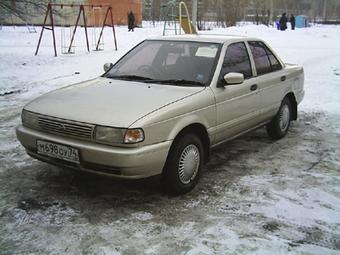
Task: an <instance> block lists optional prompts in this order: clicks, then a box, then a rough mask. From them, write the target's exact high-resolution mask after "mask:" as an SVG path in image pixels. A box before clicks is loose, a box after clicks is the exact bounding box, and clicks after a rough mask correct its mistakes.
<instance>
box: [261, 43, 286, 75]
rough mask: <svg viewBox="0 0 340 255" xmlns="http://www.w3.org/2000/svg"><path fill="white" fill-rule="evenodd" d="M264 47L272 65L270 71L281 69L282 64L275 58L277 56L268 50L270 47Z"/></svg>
mask: <svg viewBox="0 0 340 255" xmlns="http://www.w3.org/2000/svg"><path fill="white" fill-rule="evenodd" d="M264 46H265V45H264ZM265 48H266V51H267V54H268V57H269V61H270V64H271V66H272V71H273V72H274V71H277V70H281V69H282V66H281V64H280V62H279V61H278V60H277V58H276V57H275V56H274V54H273V53H272V52H271V51H270V49H268V47H266V46H265Z"/></svg>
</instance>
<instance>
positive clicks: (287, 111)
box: [266, 98, 292, 139]
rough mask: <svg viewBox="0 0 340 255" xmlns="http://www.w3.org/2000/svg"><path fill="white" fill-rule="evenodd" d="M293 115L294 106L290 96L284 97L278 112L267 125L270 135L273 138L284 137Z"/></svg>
mask: <svg viewBox="0 0 340 255" xmlns="http://www.w3.org/2000/svg"><path fill="white" fill-rule="evenodd" d="M291 117H292V107H291V103H290V101H289V99H288V98H284V99H283V101H282V103H281V106H280V109H279V111H278V113H277V114H276V115H275V117H274V118H273V119H272V121H271V122H270V123H269V124H268V125H267V126H266V128H267V133H268V135H269V136H270V137H271V138H273V139H280V138H282V137H284V136H285V135H286V134H287V132H288V129H289V126H290V120H291Z"/></svg>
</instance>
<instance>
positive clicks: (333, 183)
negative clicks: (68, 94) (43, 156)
mask: <svg viewBox="0 0 340 255" xmlns="http://www.w3.org/2000/svg"><path fill="white" fill-rule="evenodd" d="M90 33H91V31H90ZM116 33H117V39H118V49H119V50H118V51H114V50H113V38H112V31H111V30H109V29H106V31H105V50H104V51H100V52H91V53H86V50H85V40H84V36H83V31H82V30H79V31H78V32H77V37H76V54H73V55H62V54H60V30H58V31H57V36H56V37H57V44H58V45H59V46H58V51H59V56H58V57H54V56H53V49H52V47H51V46H52V39H51V33H50V32H49V31H45V35H44V38H43V41H42V47H41V49H40V52H39V55H38V56H34V52H35V47H36V44H37V41H38V36H39V34H30V33H28V31H27V29H26V28H23V27H17V28H15V29H13V28H12V27H3V29H2V30H0V254H340V103H339V102H340V101H339V98H340V43H339V42H340V27H339V26H338V27H336V26H314V27H310V28H306V29H297V30H295V31H290V30H288V31H285V32H281V31H277V30H276V29H274V28H267V27H265V26H252V25H247V26H242V27H231V28H227V29H217V28H216V29H214V30H212V31H209V32H205V33H223V34H225V33H230V34H246V35H249V36H256V37H259V38H262V39H264V40H266V41H267V42H268V43H269V44H270V45H271V46H272V47H273V48H274V49H275V50H276V51H277V52H278V54H279V55H280V56H281V58H282V59H283V60H284V61H285V62H289V63H298V64H302V65H303V66H304V69H305V89H306V96H305V99H304V101H303V103H302V104H301V106H300V108H299V114H300V115H299V119H298V121H296V122H293V124H292V126H291V130H290V132H289V134H288V135H287V136H286V137H285V138H284V139H282V140H280V141H272V140H270V139H269V138H268V137H267V135H266V133H265V131H264V129H263V128H261V129H258V130H256V131H254V132H252V133H249V134H247V135H245V136H242V137H240V138H238V139H236V140H234V141H232V142H229V143H227V144H225V145H222V146H220V147H218V148H216V149H214V151H213V153H212V159H211V162H210V163H209V164H208V165H207V166H206V167H205V169H204V173H203V175H202V178H201V180H200V183H199V185H198V186H197V187H196V188H195V189H194V190H193V191H192V192H191V193H189V194H187V195H185V196H181V197H175V198H174V197H168V196H167V195H165V194H163V193H162V189H161V187H159V184H158V182H156V181H154V180H142V181H121V180H115V179H110V178H103V177H98V176H93V175H88V174H83V173H75V172H72V171H69V170H67V169H60V168H57V167H54V166H50V165H47V164H45V163H42V162H39V161H37V160H33V159H32V158H30V157H28V156H27V155H26V154H25V151H24V149H23V148H22V147H21V146H20V144H19V143H18V142H17V140H16V137H15V130H14V129H15V126H16V125H17V124H18V123H19V122H20V111H21V109H22V107H23V106H24V105H25V103H27V102H28V101H30V100H31V99H33V98H35V97H37V96H39V95H41V94H42V93H45V92H47V91H50V90H53V89H56V88H60V87H62V86H65V85H67V84H71V83H75V82H78V81H83V80H87V79H89V78H93V77H96V76H99V75H100V74H101V73H102V66H103V64H104V63H106V62H114V61H115V60H117V59H118V58H119V57H120V56H122V55H123V54H124V53H125V52H126V51H127V50H128V49H130V48H131V47H132V46H133V45H135V44H136V43H138V42H139V41H141V40H143V39H144V38H146V37H148V36H153V35H161V34H162V26H161V25H159V26H156V27H155V28H154V27H152V26H150V25H148V24H145V26H144V28H140V29H136V30H135V32H134V33H128V32H127V28H126V27H118V28H117V29H116Z"/></svg>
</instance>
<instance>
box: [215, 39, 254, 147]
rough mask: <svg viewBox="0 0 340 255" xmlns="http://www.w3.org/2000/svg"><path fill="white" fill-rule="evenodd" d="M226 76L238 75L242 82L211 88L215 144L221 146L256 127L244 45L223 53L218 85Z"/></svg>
mask: <svg viewBox="0 0 340 255" xmlns="http://www.w3.org/2000/svg"><path fill="white" fill-rule="evenodd" d="M230 72H237V73H242V74H243V75H244V78H245V80H244V82H243V83H242V84H237V85H226V86H222V87H216V88H214V94H215V98H216V113H217V127H216V136H215V139H216V140H215V141H216V142H217V143H218V142H221V141H223V140H225V139H228V138H231V137H233V136H235V135H237V134H239V133H240V132H242V131H245V130H247V129H249V128H251V127H253V126H254V125H255V124H256V123H257V116H258V94H257V87H256V86H254V85H255V81H254V77H253V72H252V68H251V62H250V58H249V55H248V51H247V47H246V44H245V43H244V42H236V43H232V44H230V45H229V46H228V47H227V49H226V52H225V55H224V61H223V65H222V68H221V71H220V75H219V81H223V77H224V75H226V74H228V73H230Z"/></svg>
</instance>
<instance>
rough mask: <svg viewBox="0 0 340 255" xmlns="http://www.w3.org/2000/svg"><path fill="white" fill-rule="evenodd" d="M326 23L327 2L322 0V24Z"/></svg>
mask: <svg viewBox="0 0 340 255" xmlns="http://www.w3.org/2000/svg"><path fill="white" fill-rule="evenodd" d="M326 21H327V0H323V22H326Z"/></svg>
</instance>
